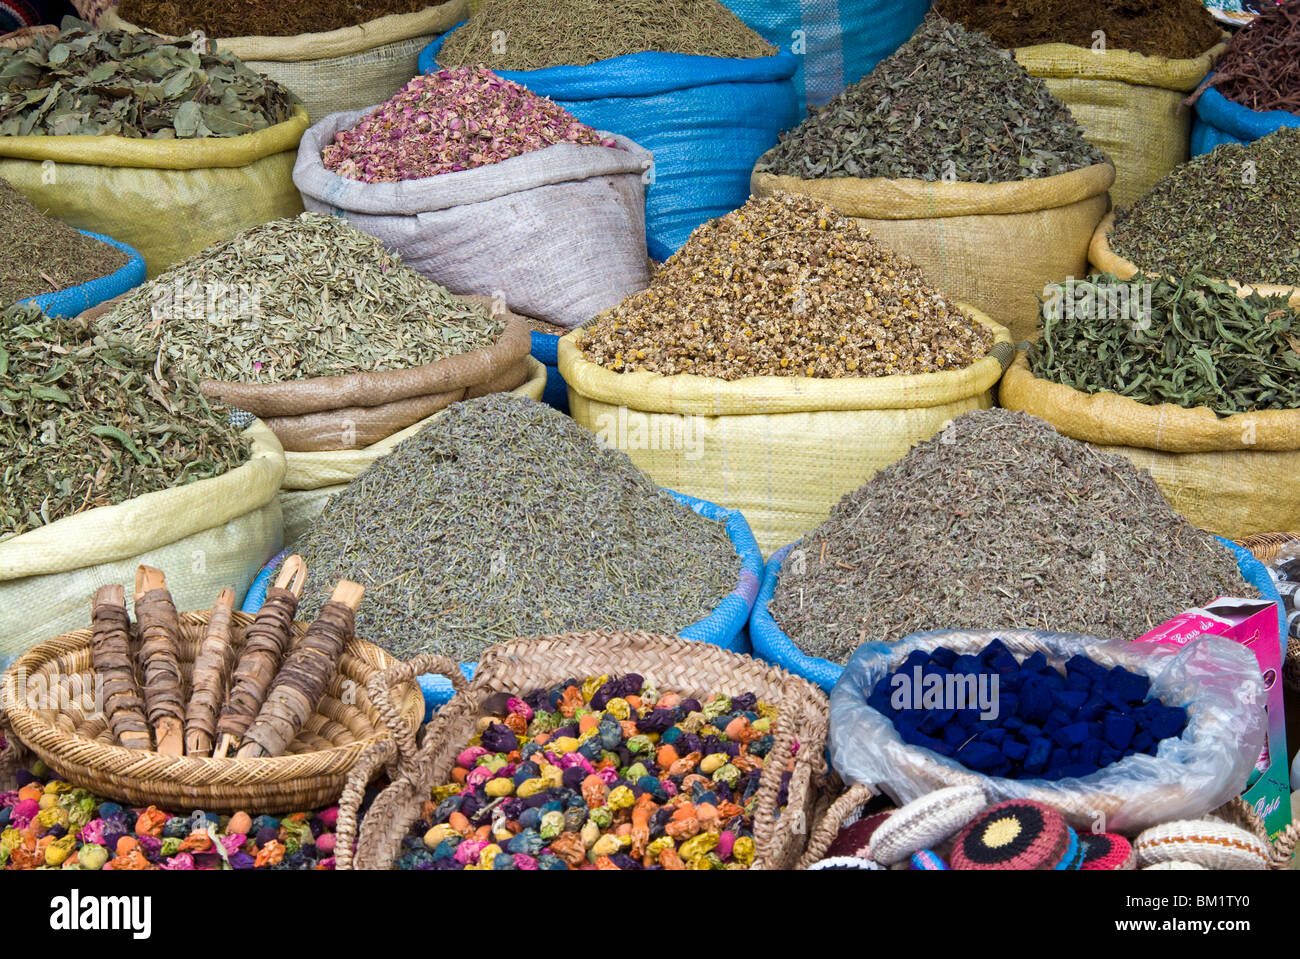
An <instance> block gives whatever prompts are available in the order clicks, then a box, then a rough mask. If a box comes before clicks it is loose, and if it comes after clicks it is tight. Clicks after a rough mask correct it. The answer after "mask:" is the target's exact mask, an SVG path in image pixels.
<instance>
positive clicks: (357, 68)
mask: <svg viewBox="0 0 1300 959" xmlns="http://www.w3.org/2000/svg"><path fill="white" fill-rule="evenodd" d="M465 12H466V6H465V0H448V2H446V3H441V4H435V5H431V6H428V7H426V8H425V9H423V10H419V11H416V12H415V13H398V14H390V15H389V16H386V17H378V18H377V19H374V20H371V21H369V22H367V23H362V24H359V25H358V26H354V27H344V28H341V29H339V30H331V31H329V32H327V33H304V34H299V35H297V36H291V37H226V38H218V39H217V40H216V44H217V48H218V49H220V50H225V51H227V52H228V53H233V54H234V55H235V56H237V57H239V59H241V60H243V61H244V62H245V63H246V64H248V66H249V67H250V68H251V69H253V70H256V71H257V72H258V73H261V74H264V75H265V76H268V77H270V78H271V79H272V80H275V81H276V82H277V83H279V84H281V85H283V86H286V87H288V88H289V89H290V90H292V91H293V92H294V93H295V94H297V96H298V99H300V100H301V101H302V104H303V106H304V107H306V108H307V113H308V115H309V116H310V117H311V118H312V119H313V120H319V119H320V118H322V117H325V116H328V115H329V114H331V113H337V112H339V111H340V110H360V109H362V108H364V107H368V106H370V105H371V104H374V103H379V102H380V101H382V100H387V99H388V98H389V97H391V96H392V95H393V94H394V93H396V92H397V90H398V88H400V87H401V86H402V85H403V84H404V83H406V82H407V81H408V80H410V79H411V77H413V76H415V74H416V69H417V66H416V65H417V63H418V61H419V59H420V51H421V50H423V49H424V48H425V47H426V46H428V45H429V43H430V42H431V41H432V40H433V39H434V38H435V37H437V36H438V35H439V34H440V33H442V32H443V31H445V30H446V29H447V28H448V27H450V26H451V25H452V24H454V23H458V22H460V21H461V20H463V19H464V18H465ZM98 25H99V26H100V27H103V28H105V29H115V30H124V29H125V30H138V29H140V28H139V27H137V26H135V25H134V24H131V23H128V22H127V21H125V20H123V19H122V18H121V17H120V16H118V13H117V4H116V3H114V4H113V5H112V6H111V7H110V8H109V9H108V10H106V11H105V12H104V13H103V14H102V15H101V16H100V21H99V24H98Z"/></svg>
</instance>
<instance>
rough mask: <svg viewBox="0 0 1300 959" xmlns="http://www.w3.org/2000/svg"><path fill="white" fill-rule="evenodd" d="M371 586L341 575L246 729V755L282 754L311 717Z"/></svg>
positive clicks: (243, 750) (242, 755)
mask: <svg viewBox="0 0 1300 959" xmlns="http://www.w3.org/2000/svg"><path fill="white" fill-rule="evenodd" d="M364 595H365V587H363V586H360V585H359V584H357V583H353V582H350V581H348V580H346V579H345V580H341V581H340V582H339V584H338V585H337V586H336V587H334V594H333V595H332V596H331V597H330V601H329V602H328V603H326V604H325V605H324V606H323V607H321V611H320V616H318V617H317V619H316V621H315V622H314V623H312V624H311V625H310V626H308V627H307V632H306V634H305V635H304V636H303V637H302V639H300V640H299V641H298V642H297V643H295V644H294V647H293V649H292V650H291V651H290V652H289V655H288V656H286V657H285V660H284V665H283V666H281V667H280V671H279V672H278V673H276V676H275V682H273V683H272V684H271V688H270V690H269V691H268V692H267V695H266V700H265V702H263V703H262V708H261V709H260V710H258V713H257V718H256V719H254V720H253V723H252V725H250V726H249V727H248V731H247V732H246V733H245V735H244V742H243V745H242V746H240V748H239V758H240V759H255V758H257V757H260V756H279V755H281V754H282V753H284V751H285V750H287V749H288V748H289V745H290V744H291V743H292V742H293V740H294V737H295V736H297V735H298V732H299V731H300V730H301V729H302V727H303V726H304V725H305V724H306V722H307V720H308V719H310V718H311V714H312V713H314V712H315V711H316V707H317V706H319V705H320V701H321V700H322V699H324V698H325V693H326V692H327V691H328V690H329V685H330V680H331V679H333V678H334V674H335V672H337V671H338V666H339V659H340V658H341V657H342V656H343V649H344V647H345V646H347V644H348V642H349V641H351V639H352V637H353V635H354V627H355V625H356V614H357V607H358V606H360V605H361V597H362V596H364Z"/></svg>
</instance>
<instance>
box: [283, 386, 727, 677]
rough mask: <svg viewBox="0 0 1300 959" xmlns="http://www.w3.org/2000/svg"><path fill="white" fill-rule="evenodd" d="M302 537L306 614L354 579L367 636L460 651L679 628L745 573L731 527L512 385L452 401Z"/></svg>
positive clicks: (391, 643)
mask: <svg viewBox="0 0 1300 959" xmlns="http://www.w3.org/2000/svg"><path fill="white" fill-rule="evenodd" d="M294 548H295V550H297V552H298V553H299V554H301V556H302V557H303V559H304V560H306V562H307V567H308V569H310V570H311V577H310V580H309V582H308V588H307V591H306V592H305V593H304V595H303V609H304V613H303V615H304V616H306V617H307V618H311V617H312V616H313V615H314V614H315V611H316V610H317V609H319V608H320V606H321V604H322V603H324V601H325V600H326V599H328V598H329V591H330V589H331V588H332V586H333V584H334V583H335V582H337V581H338V580H339V579H341V578H347V579H351V580H353V581H355V582H358V583H361V584H362V585H363V586H365V587H366V601H365V603H363V604H362V606H361V610H360V612H359V613H358V614H357V635H358V636H360V637H362V638H363V639H366V640H369V641H370V642H373V643H377V644H379V645H380V646H382V647H384V648H385V649H386V650H388V651H389V652H390V653H392V654H393V655H395V656H398V657H401V658H406V657H409V656H412V655H414V654H416V653H442V654H444V655H447V656H450V657H452V658H453V659H456V660H458V661H462V662H465V661H470V660H477V659H478V658H479V657H480V655H481V654H482V652H483V650H484V649H485V648H486V647H487V646H489V645H491V644H493V643H497V642H501V641H502V640H507V639H511V638H513V637H516V636H532V635H539V634H544V633H563V632H568V631H572V630H586V629H610V630H614V629H647V630H651V631H653V632H658V633H666V634H668V635H673V634H675V633H677V632H679V631H680V630H682V629H683V628H685V627H686V626H688V625H690V624H691V623H695V622H698V621H699V620H702V619H704V618H705V617H707V616H708V615H709V614H710V613H712V612H713V610H714V609H715V608H716V607H717V605H718V604H719V603H720V602H721V601H722V600H723V599H724V598H725V597H726V596H727V595H728V594H729V593H730V592H731V590H732V589H734V588H735V585H736V582H737V580H738V578H739V575H740V560H739V558H738V557H737V555H736V552H735V548H734V547H733V546H732V544H731V541H730V540H729V539H728V537H727V533H726V529H725V526H724V524H722V523H720V522H716V521H714V520H710V519H705V518H704V517H702V516H700V515H698V514H696V513H695V512H694V511H693V510H691V509H690V508H689V507H687V506H683V505H681V504H680V503H678V502H677V501H676V500H674V499H673V498H672V497H671V496H670V495H669V494H668V493H666V492H665V491H663V490H661V489H659V488H658V487H657V486H655V484H654V483H652V482H651V481H650V480H649V479H648V478H647V477H646V476H645V474H643V473H642V472H641V471H640V470H638V469H637V468H636V467H635V466H633V465H632V463H631V461H630V460H628V458H627V456H626V455H625V454H623V453H621V452H619V451H617V450H614V449H609V448H606V447H604V446H602V445H601V443H600V442H599V441H598V440H597V438H596V437H595V436H594V435H592V434H591V433H589V432H587V431H586V430H584V429H583V428H582V427H580V426H578V425H577V424H576V423H575V422H574V421H573V420H571V419H570V418H569V417H567V416H565V415H563V414H562V413H559V412H557V411H555V410H553V409H551V408H550V407H548V406H543V405H542V404H540V403H535V402H533V401H532V400H529V399H526V398H524V397H520V396H513V395H510V394H501V393H498V394H493V395H490V396H485V397H483V398H481V399H475V400H468V401H465V402H462V403H454V404H452V406H450V407H449V408H448V409H447V412H446V413H444V414H443V415H442V416H441V417H439V418H438V419H437V420H436V421H435V422H433V423H432V424H430V425H429V426H427V427H425V428H424V429H423V430H421V431H420V432H419V433H417V434H416V435H415V436H413V437H411V438H410V439H408V440H406V441H405V442H404V443H402V444H401V445H400V446H398V447H397V449H395V450H394V451H393V452H392V453H390V454H389V455H388V456H385V457H383V458H382V459H380V460H378V461H376V462H375V463H374V464H373V465H372V466H371V467H370V468H369V469H367V470H366V471H365V472H364V473H362V474H361V475H360V476H358V477H357V478H356V479H355V480H353V481H352V483H351V484H349V486H348V488H347V489H346V490H344V491H342V492H340V493H339V494H338V495H336V496H335V497H334V498H333V499H331V500H330V501H329V503H328V504H327V505H326V507H325V510H324V512H322V513H321V514H320V516H318V517H317V518H316V520H315V521H314V522H313V523H312V524H311V526H310V527H309V528H308V530H307V532H306V533H304V534H303V536H302V537H301V538H300V539H299V540H298V541H297V542H296V543H295V545H294Z"/></svg>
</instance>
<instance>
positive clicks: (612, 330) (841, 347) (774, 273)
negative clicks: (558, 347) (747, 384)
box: [581, 193, 993, 380]
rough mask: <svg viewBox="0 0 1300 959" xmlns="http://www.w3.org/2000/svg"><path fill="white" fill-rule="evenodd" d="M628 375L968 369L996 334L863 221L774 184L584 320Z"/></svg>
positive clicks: (590, 335)
mask: <svg viewBox="0 0 1300 959" xmlns="http://www.w3.org/2000/svg"><path fill="white" fill-rule="evenodd" d="M583 330H584V332H583V338H582V341H581V349H582V351H583V355H584V356H585V357H586V358H587V359H588V360H590V361H592V362H593V363H599V364H600V365H601V366H604V367H606V368H608V369H611V370H614V371H615V372H619V373H627V372H635V371H638V370H648V371H650V372H653V373H664V374H669V375H671V374H675V373H694V374H697V375H700V376H713V377H717V378H720V379H724V380H738V379H742V378H744V377H747V376H815V377H825V378H840V377H867V376H892V375H895V374H910V373H934V372H940V371H945V370H957V369H963V368H964V367H967V366H969V365H970V364H971V363H973V362H975V361H976V360H978V359H980V358H981V357H983V356H984V355H985V354H987V353H988V351H989V350H990V349H991V348H992V346H993V334H992V333H991V332H990V331H989V330H988V328H986V327H985V326H983V325H982V324H981V323H979V321H977V320H975V319H974V318H972V317H971V316H969V315H967V314H966V313H964V312H962V311H961V310H960V309H959V308H958V307H957V306H956V305H955V304H954V303H953V302H952V301H951V300H949V299H948V298H947V297H946V296H944V294H942V293H940V292H939V291H937V290H935V289H934V288H933V287H931V286H929V285H928V284H927V283H926V281H925V277H924V276H923V275H922V273H921V271H920V269H919V268H918V267H916V266H915V265H914V264H913V263H912V262H911V261H909V260H908V259H906V258H905V257H903V256H900V255H899V254H897V253H894V252H893V251H892V250H889V249H886V248H885V247H883V246H881V245H880V244H879V243H877V242H876V241H875V240H874V239H873V238H872V237H871V235H870V234H869V233H868V232H867V231H866V230H865V229H864V228H863V227H861V226H859V225H858V223H857V222H856V221H854V220H853V219H851V218H849V217H846V216H843V215H841V214H839V213H836V212H835V211H834V210H832V209H831V208H830V207H828V206H824V205H822V204H819V203H818V202H817V201H815V200H812V199H810V198H809V197H806V196H801V195H796V194H790V193H778V194H776V195H774V196H771V197H764V198H761V199H751V200H750V201H749V202H748V203H746V204H745V205H744V206H743V207H741V208H740V209H739V210H736V211H735V212H733V213H728V214H727V215H726V216H724V217H720V218H719V219H716V220H711V221H709V222H708V223H705V224H704V225H702V226H700V227H697V228H696V230H695V232H693V233H692V234H691V238H690V239H689V240H688V241H687V242H686V244H685V245H684V246H683V247H682V248H681V249H680V250H678V251H677V252H676V253H675V254H673V256H672V257H670V258H669V260H668V262H667V263H665V264H664V265H663V268H662V269H660V270H659V272H658V273H656V274H655V277H654V279H653V280H652V281H651V283H650V286H649V288H648V289H646V290H643V291H642V292H640V293H635V294H633V295H632V296H630V297H628V298H627V299H626V300H624V301H623V302H622V303H621V304H619V305H618V306H617V307H615V308H614V309H612V310H608V311H606V312H605V313H602V314H600V315H599V316H598V317H596V318H595V319H594V320H592V321H591V322H590V323H588V324H587V325H586V326H585V327H584V328H583Z"/></svg>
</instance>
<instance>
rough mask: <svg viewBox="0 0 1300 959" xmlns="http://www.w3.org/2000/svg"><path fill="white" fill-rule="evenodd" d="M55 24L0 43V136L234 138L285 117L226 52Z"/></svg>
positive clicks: (287, 102)
mask: <svg viewBox="0 0 1300 959" xmlns="http://www.w3.org/2000/svg"><path fill="white" fill-rule="evenodd" d="M63 27H64V29H63V30H62V32H60V33H59V34H58V36H56V37H41V38H39V39H37V40H36V42H35V43H33V44H32V45H31V46H29V47H25V48H24V49H21V50H10V49H0V136H72V135H85V136H120V137H133V138H146V139H151V140H173V139H175V140H189V139H196V138H201V137H237V136H242V135H243V134H245V133H254V132H256V131H257V130H263V129H265V128H267V127H270V126H274V125H275V124H277V123H282V122H284V121H285V120H288V119H289V118H290V117H291V116H293V111H294V104H295V101H294V98H293V94H292V93H290V92H289V90H288V89H286V88H285V87H282V86H280V85H279V84H278V83H276V82H275V81H274V80H271V79H269V78H267V77H264V76H262V75H261V74H260V73H256V72H254V71H253V70H251V69H250V68H249V67H247V66H245V64H244V63H243V61H241V60H239V59H238V58H236V57H235V56H233V55H232V54H229V53H223V52H221V51H219V50H218V51H216V52H213V53H200V52H197V51H196V50H195V49H194V44H193V43H192V42H191V41H189V40H183V41H178V42H168V41H166V40H163V39H161V38H159V37H155V36H151V35H149V34H145V33H130V32H127V31H124V30H95V29H94V28H92V27H90V26H89V25H87V24H85V23H82V22H81V21H79V20H74V19H72V18H71V17H69V18H65V19H64V22H63Z"/></svg>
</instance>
